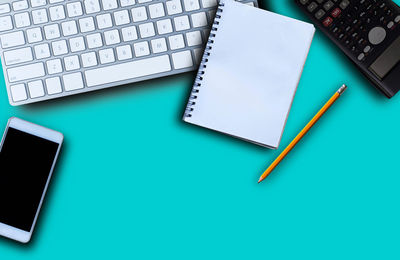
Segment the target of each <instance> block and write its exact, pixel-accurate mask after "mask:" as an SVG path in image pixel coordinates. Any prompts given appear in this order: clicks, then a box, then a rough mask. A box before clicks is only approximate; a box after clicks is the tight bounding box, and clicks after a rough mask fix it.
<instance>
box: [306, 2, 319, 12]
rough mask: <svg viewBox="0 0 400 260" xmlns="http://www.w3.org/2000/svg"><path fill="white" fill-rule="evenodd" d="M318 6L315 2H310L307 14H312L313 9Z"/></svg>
mask: <svg viewBox="0 0 400 260" xmlns="http://www.w3.org/2000/svg"><path fill="white" fill-rule="evenodd" d="M317 7H318V5H317V3H315V2H312V3H311V4H309V5H308V7H307V9H308V11H309V12H311V13H312V12H314V10H315V9H317Z"/></svg>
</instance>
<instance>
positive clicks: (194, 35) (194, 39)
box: [186, 31, 203, 46]
mask: <svg viewBox="0 0 400 260" xmlns="http://www.w3.org/2000/svg"><path fill="white" fill-rule="evenodd" d="M186 42H187V44H188V46H197V45H201V44H203V41H202V39H201V33H200V31H193V32H188V33H186Z"/></svg>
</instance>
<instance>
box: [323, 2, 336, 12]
mask: <svg viewBox="0 0 400 260" xmlns="http://www.w3.org/2000/svg"><path fill="white" fill-rule="evenodd" d="M333 5H334V3H333V2H332V1H328V2H326V3H325V4H324V9H325V11H329V10H330V9H331V8H332V7H333Z"/></svg>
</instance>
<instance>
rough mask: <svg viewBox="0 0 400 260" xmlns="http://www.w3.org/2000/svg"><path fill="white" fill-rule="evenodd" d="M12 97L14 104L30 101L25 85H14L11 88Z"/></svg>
mask: <svg viewBox="0 0 400 260" xmlns="http://www.w3.org/2000/svg"><path fill="white" fill-rule="evenodd" d="M10 90H11V97H12V99H13V101H14V102H19V101H23V100H26V99H28V95H27V94H26V89H25V85H24V84H18V85H13V86H11V87H10Z"/></svg>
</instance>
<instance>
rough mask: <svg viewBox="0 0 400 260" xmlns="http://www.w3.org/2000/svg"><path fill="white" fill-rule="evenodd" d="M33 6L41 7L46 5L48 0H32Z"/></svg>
mask: <svg viewBox="0 0 400 260" xmlns="http://www.w3.org/2000/svg"><path fill="white" fill-rule="evenodd" d="M30 1H31V6H32V7H39V6H44V5H46V0H30Z"/></svg>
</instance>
